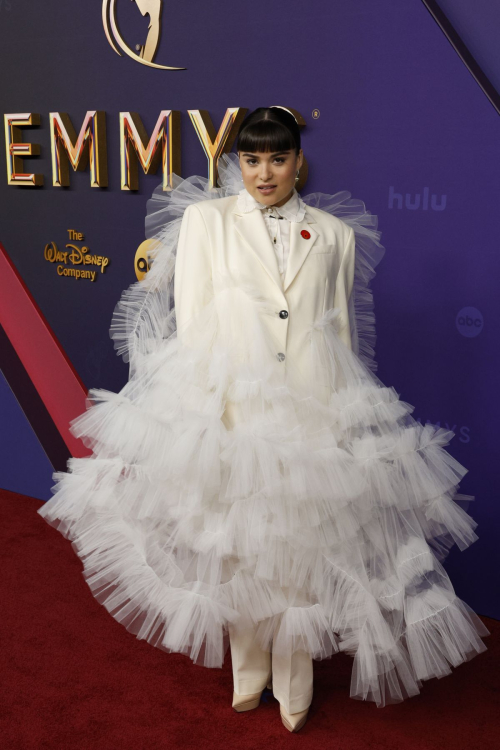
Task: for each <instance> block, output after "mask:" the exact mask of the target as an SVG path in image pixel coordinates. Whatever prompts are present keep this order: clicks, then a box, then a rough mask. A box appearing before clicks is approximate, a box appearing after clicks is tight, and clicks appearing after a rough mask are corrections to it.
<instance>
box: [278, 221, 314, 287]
mask: <svg viewBox="0 0 500 750" xmlns="http://www.w3.org/2000/svg"><path fill="white" fill-rule="evenodd" d="M314 224H315V222H314V221H313V219H312V217H311V216H310V214H309V213H308V211H307V209H306V214H305V216H304V218H303V219H302V221H291V222H290V254H289V256H288V263H287V264H286V271H285V280H284V283H283V291H286V290H287V289H288V287H289V286H290V284H291V283H292V281H293V280H294V278H295V277H296V275H297V274H298V272H299V271H300V268H301V266H302V264H303V262H304V261H305V259H306V258H307V256H308V254H309V252H310V250H311V248H312V247H313V246H314V243H315V242H316V240H317V239H318V237H319V232H318V231H317V230H316V229H315V228H314ZM304 229H307V231H308V232H309V234H310V237H309V238H308V239H306V238H305V237H302V235H301V232H302V231H303V230H304Z"/></svg>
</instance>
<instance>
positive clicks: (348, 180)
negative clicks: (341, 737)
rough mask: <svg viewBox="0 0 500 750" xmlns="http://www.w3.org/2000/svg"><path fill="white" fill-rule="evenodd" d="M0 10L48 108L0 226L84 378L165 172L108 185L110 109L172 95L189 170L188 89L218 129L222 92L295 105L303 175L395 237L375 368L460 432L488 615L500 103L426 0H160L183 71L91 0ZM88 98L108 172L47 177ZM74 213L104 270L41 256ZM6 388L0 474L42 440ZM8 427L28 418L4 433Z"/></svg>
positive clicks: (133, 18) (384, 274)
mask: <svg viewBox="0 0 500 750" xmlns="http://www.w3.org/2000/svg"><path fill="white" fill-rule="evenodd" d="M467 5H468V4H467V2H466V0H461V1H460V2H457V1H456V0H453V3H452V2H451V1H450V0H448V1H447V2H443V3H442V7H443V9H444V10H445V11H448V12H449V14H450V18H451V20H452V21H453V22H455V23H456V26H457V28H459V29H460V30H461V31H462V28H461V27H463V29H464V30H466V31H467V35H466V34H465V33H464V40H465V41H466V42H467V44H468V45H470V48H471V49H472V51H473V52H476V53H477V52H478V51H479V52H480V54H477V57H478V59H479V58H481V59H480V62H481V64H482V65H484V67H485V68H487V69H488V74H489V75H490V77H491V79H492V80H493V81H495V80H496V82H497V83H500V56H499V53H498V49H497V48H496V47H495V46H494V45H495V44H496V38H497V34H495V35H493V34H492V33H491V28H492V24H494V23H496V28H497V29H498V26H499V23H500V10H499V9H498V8H497V9H492V8H491V4H488V3H487V2H486V0H481V2H477V3H475V4H474V15H475V16H476V18H477V17H478V16H479V17H480V21H479V20H477V21H476V23H475V24H474V25H473V26H472V27H471V25H470V24H469V23H468V13H470V10H468V8H467ZM118 10H119V19H120V24H121V28H122V30H123V33H124V36H125V38H127V40H128V41H129V43H130V45H131V46H133V45H134V44H135V43H136V42H142V41H143V39H144V38H145V36H146V30H147V25H148V19H147V18H142V17H140V16H139V20H138V9H137V7H136V6H135V4H133V3H130V2H128V3H125V2H123V3H122V4H121V5H120V3H118ZM0 19H1V22H0V45H1V47H0V48H1V50H2V53H1V54H2V63H3V64H2V69H3V73H4V74H3V75H2V76H1V77H0V92H1V101H2V109H3V113H12V112H39V113H40V114H41V117H42V119H41V125H40V127H39V128H35V129H33V130H30V129H27V130H25V131H24V140H25V141H32V142H35V143H40V144H41V155H40V156H39V157H37V158H33V159H30V160H27V161H26V162H25V165H26V167H27V169H28V170H33V171H37V172H43V174H44V175H45V186H44V187H39V188H32V189H27V188H24V189H21V188H14V187H8V186H7V185H6V179H5V175H6V165H5V149H4V148H2V149H1V151H0V167H1V169H2V171H3V174H4V179H3V181H2V182H1V188H0V190H1V198H0V200H1V208H0V211H1V234H0V240H1V241H2V243H3V244H4V246H5V247H6V249H7V251H8V253H9V254H10V257H11V258H12V259H13V261H14V263H15V265H16V267H17V268H18V270H19V272H20V273H21V275H22V277H23V279H24V280H25V282H26V284H27V286H28V287H29V289H30V291H31V292H32V294H33V295H34V297H35V299H36V301H37V302H38V304H39V305H40V307H41V309H42V311H43V313H44V314H45V316H46V317H47V319H48V321H49V323H50V325H51V326H52V327H53V329H54V331H55V333H56V335H57V336H58V337H59V339H60V341H61V343H62V345H63V346H64V348H65V349H66V351H67V353H68V355H69V357H70V359H71V360H72V362H73V364H74V365H75V367H76V369H77V371H78V373H79V375H80V377H81V378H82V380H83V382H84V383H85V384H86V386H87V387H88V388H90V387H102V388H108V389H111V390H115V391H117V390H119V389H120V388H121V387H122V385H123V384H124V383H125V381H126V379H127V375H128V368H127V365H125V364H124V363H123V362H122V361H121V360H120V359H119V358H118V357H117V356H116V355H115V353H114V350H113V346H112V342H111V340H110V339H109V336H108V328H109V323H110V320H111V314H112V311H113V308H114V306H115V304H116V302H117V300H118V298H119V296H120V293H121V291H122V289H124V288H125V287H126V286H128V285H129V284H130V283H132V282H133V281H134V280H135V276H134V272H133V257H134V254H135V251H136V248H137V246H138V245H139V244H140V242H141V241H142V240H143V239H144V216H145V204H146V200H147V199H148V197H149V196H150V195H151V193H152V191H153V189H154V188H155V187H156V186H157V185H158V183H159V181H160V173H158V174H156V175H149V176H144V175H143V174H142V172H141V174H140V190H139V191H138V192H136V193H134V192H132V193H129V192H124V191H121V190H120V173H119V143H118V123H119V112H120V111H136V112H139V113H140V115H141V117H142V120H143V122H144V125H145V127H146V128H147V130H148V132H151V130H152V128H153V126H154V124H155V123H156V119H157V117H158V113H159V111H160V110H161V109H165V108H172V109H177V110H180V111H181V113H182V115H181V117H182V123H181V130H182V175H183V176H188V175H190V174H207V164H206V160H205V158H204V155H203V153H202V151H201V146H200V144H199V141H198V138H197V136H196V134H195V131H194V130H193V128H192V125H191V123H190V120H189V117H188V115H187V110H188V109H207V110H209V112H210V115H211V117H212V120H213V122H214V125H215V127H216V129H218V127H219V124H220V122H221V120H222V117H223V115H224V113H225V111H226V108H227V107H235V106H241V107H247V108H249V109H253V108H254V107H257V106H263V105H266V106H267V105H271V104H281V105H284V106H290V107H293V108H295V109H297V110H299V111H300V112H301V113H302V115H303V116H304V118H305V119H306V122H307V126H306V128H305V129H304V131H303V147H304V152H305V155H306V157H307V159H308V162H309V181H308V183H307V185H306V186H305V188H304V189H303V191H302V192H303V193H304V194H307V193H308V192H313V191H314V190H320V191H323V192H328V193H334V192H336V191H338V190H344V189H347V190H349V191H350V192H351V193H352V195H353V197H356V198H361V199H362V200H363V201H364V202H365V203H366V206H367V208H368V209H369V210H370V211H371V212H372V213H374V214H377V215H378V216H379V228H380V229H381V230H382V243H383V244H384V245H385V246H386V248H387V253H386V256H385V258H384V260H383V262H382V263H381V265H380V266H379V273H378V275H377V278H376V279H375V282H374V285H373V288H374V293H375V300H376V314H377V325H378V346H377V359H378V362H379V370H378V375H379V377H380V378H381V379H382V381H383V382H385V383H386V384H387V385H393V386H394V387H395V388H396V389H397V390H398V392H399V393H400V394H401V397H402V398H403V399H404V400H405V401H409V402H410V403H412V404H414V405H415V411H414V416H415V418H417V419H420V420H421V421H422V422H426V421H429V422H432V423H435V424H440V425H441V426H444V427H449V428H451V429H453V430H454V432H455V438H454V439H453V440H452V442H451V444H450V446H449V450H450V452H451V453H452V454H453V455H454V456H455V457H456V458H457V459H458V460H459V461H460V462H462V463H463V464H464V465H465V466H467V467H468V468H469V474H467V476H466V477H465V479H464V480H463V482H462V486H461V491H463V492H464V493H469V494H472V495H475V497H476V500H475V502H474V503H473V504H472V505H471V506H470V508H469V512H470V513H471V515H473V517H474V518H475V519H476V521H478V523H479V526H478V529H477V533H478V535H479V537H480V539H479V541H477V542H476V543H475V544H474V545H472V547H471V548H470V549H469V550H467V551H466V552H464V553H460V552H459V551H458V550H456V549H455V550H454V551H453V552H452V553H451V554H450V556H449V558H448V561H447V569H448V570H449V572H450V574H451V575H452V579H453V580H454V582H455V583H456V588H457V593H459V595H460V596H462V597H463V598H465V599H466V600H467V601H468V602H469V603H470V604H471V606H472V607H474V608H475V609H476V610H477V611H479V613H481V614H487V615H490V616H497V615H498V610H499V603H498V600H495V599H494V598H493V595H492V593H491V592H492V591H494V590H495V589H494V588H492V587H491V582H489V584H488V585H487V584H486V575H488V576H490V574H492V575H498V574H497V573H496V572H495V571H496V570H497V569H498V566H497V565H493V566H492V565H491V562H490V561H491V560H492V558H493V557H494V555H495V553H496V549H497V544H496V538H495V533H494V528H495V526H498V513H499V511H498V504H497V497H498V479H497V471H496V466H497V455H496V451H497V435H496V429H497V423H498V417H499V407H498V400H497V398H496V393H497V392H496V383H497V371H498V364H499V363H498V350H497V348H496V344H495V342H496V341H497V329H496V328H495V325H494V321H495V320H496V321H497V324H498V313H499V306H500V302H499V299H500V298H499V295H498V294H497V293H496V292H497V289H496V286H497V279H498V272H499V267H500V261H499V257H498V251H497V244H498V239H497V238H498V221H499V219H498V216H499V212H498V197H499V194H500V193H499V187H500V185H499V182H500V176H499V171H498V163H499V150H500V146H499V139H498V132H499V127H500V123H499V118H498V114H497V113H496V111H495V110H494V108H493V106H492V105H491V104H490V102H489V101H488V99H487V98H486V97H485V96H484V94H483V93H482V91H481V89H480V88H479V86H478V85H477V84H476V82H475V81H474V79H473V78H472V76H471V75H470V74H469V72H468V71H467V69H466V68H465V66H464V65H463V63H462V62H461V60H460V59H459V57H458V56H457V54H456V53H455V52H454V50H453V48H452V47H451V45H450V44H449V43H448V41H447V40H446V38H445V36H444V35H443V33H442V32H441V30H440V29H439V27H438V26H437V25H436V23H435V22H434V20H433V18H432V17H431V15H430V14H429V13H428V11H427V10H426V8H425V6H424V4H423V3H422V2H420V0H404V1H403V2H401V0H378V2H377V3H373V2H372V1H371V0H350V2H349V3H346V2H340V0H311V2H309V3H308V4H307V5H306V4H305V3H304V2H303V0H287V1H285V0H281V1H280V2H275V3H272V4H269V3H268V2H266V1H264V0H253V2H252V3H251V4H237V5H235V4H234V3H233V2H229V0H219V1H218V2H206V0H205V1H204V2H201V0H192V2H189V3H185V2H184V3H181V2H177V3H169V4H168V8H166V9H165V10H164V13H163V38H162V44H161V46H160V49H159V53H158V55H157V58H156V62H158V63H161V64H166V65H175V66H185V67H186V68H187V70H184V71H178V72H171V71H162V70H155V69H152V68H149V67H146V66H143V65H139V64H137V63H135V62H133V61H132V60H130V59H128V58H127V57H119V56H118V55H116V54H115V53H114V52H113V50H112V49H111V47H110V45H109V44H108V42H107V40H106V37H105V34H104V31H103V27H102V20H101V3H100V2H98V0H93V2H86V3H81V2H76V0H68V2H65V3H60V2H55V0H45V2H43V3H39V2H34V0H16V2H12V0H11V2H7V1H6V0H0ZM466 37H467V38H466ZM91 109H103V110H105V111H106V113H107V130H108V152H109V161H108V166H109V175H110V180H109V187H108V188H106V189H91V188H90V182H89V173H88V171H87V172H83V173H74V172H72V171H71V176H70V179H71V186H70V187H69V188H55V187H52V176H51V171H50V138H49V130H48V127H47V125H48V113H49V112H50V111H60V112H67V113H68V114H69V116H70V117H71V119H72V121H73V123H74V125H75V128H76V129H77V131H78V130H79V128H80V124H81V122H82V120H83V117H84V115H85V113H86V111H87V110H91ZM314 109H318V110H319V112H320V117H319V118H318V119H314V118H313V117H312V111H313V110H314ZM426 195H427V196H428V204H427V205H425V202H424V199H425V196H426ZM70 227H71V228H74V229H77V230H79V231H83V232H85V235H86V239H87V241H88V244H89V245H90V246H91V249H92V252H95V253H97V254H103V255H107V256H109V257H110V258H111V263H110V266H109V268H108V269H107V272H106V276H105V278H104V277H103V278H100V279H99V283H88V282H83V281H80V282H78V283H77V282H76V281H75V280H73V279H62V278H59V277H58V276H57V275H56V273H55V267H54V266H53V265H52V264H49V263H47V262H46V261H45V260H44V258H43V248H44V245H45V243H47V242H49V241H51V240H55V241H57V242H58V243H59V244H61V245H62V244H63V243H64V241H65V240H66V234H65V233H66V230H67V229H68V228H70ZM469 323H470V324H469ZM497 324H496V325H497ZM54 387H57V384H54ZM0 398H1V401H0V408H2V411H3V412H4V414H5V413H7V419H6V420H5V419H4V422H3V426H2V434H1V438H0V440H1V442H0V450H1V449H3V455H4V456H5V457H7V458H8V460H6V461H4V463H3V465H2V468H1V470H0V486H1V487H5V488H8V489H14V490H18V491H23V490H25V488H26V484H25V482H24V480H23V477H24V476H25V471H26V470H25V466H26V461H27V459H29V456H30V451H32V450H36V447H35V448H33V446H32V445H31V444H30V441H28V440H25V439H24V438H23V437H22V436H23V435H24V434H25V432H24V429H25V426H24V424H22V414H19V415H18V417H17V419H18V420H19V425H16V424H15V422H16V417H15V410H14V409H13V404H12V399H11V398H10V396H9V395H8V394H7V391H6V388H5V387H2V389H0ZM14 433H15V434H17V435H19V436H20V437H19V439H18V440H17V441H14V442H12V440H11V435H12V434H14ZM46 468H47V467H46ZM50 484H51V481H50V471H47V470H45V471H43V470H42V469H41V468H40V471H39V482H38V483H37V486H36V491H35V490H34V489H33V488H31V492H32V494H34V495H36V496H38V497H40V498H48V497H49V496H50ZM496 590H497V591H498V586H497V587H496Z"/></svg>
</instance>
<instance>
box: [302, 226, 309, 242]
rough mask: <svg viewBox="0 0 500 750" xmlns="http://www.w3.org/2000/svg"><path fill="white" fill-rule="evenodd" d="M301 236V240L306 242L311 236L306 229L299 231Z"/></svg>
mask: <svg viewBox="0 0 500 750" xmlns="http://www.w3.org/2000/svg"><path fill="white" fill-rule="evenodd" d="M301 235H302V237H303V238H304V239H305V240H308V239H310V237H311V235H310V234H309V232H308V231H307V229H303V230H302V231H301Z"/></svg>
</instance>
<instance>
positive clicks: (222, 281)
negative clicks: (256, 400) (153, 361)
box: [174, 195, 355, 382]
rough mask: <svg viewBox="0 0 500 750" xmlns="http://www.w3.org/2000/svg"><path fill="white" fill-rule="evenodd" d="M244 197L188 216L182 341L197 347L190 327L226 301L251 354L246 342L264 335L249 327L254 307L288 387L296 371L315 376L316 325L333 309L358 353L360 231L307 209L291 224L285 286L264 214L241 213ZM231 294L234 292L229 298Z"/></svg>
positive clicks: (229, 328)
mask: <svg viewBox="0 0 500 750" xmlns="http://www.w3.org/2000/svg"><path fill="white" fill-rule="evenodd" d="M237 199H238V196H235V195H232V196H229V197H225V198H216V199H213V200H202V201H199V202H197V203H194V204H191V205H189V206H188V207H187V208H186V210H185V213H184V216H183V219H182V223H181V228H180V233H179V240H178V246H177V256H176V262H175V276H174V304H175V315H176V323H177V336H178V339H179V340H180V341H181V342H184V343H186V344H188V345H194V344H195V341H194V339H193V338H192V335H191V334H190V333H189V328H190V326H189V324H190V323H191V322H192V321H194V320H196V317H197V316H199V318H200V320H203V316H204V314H205V313H204V310H205V311H206V309H207V308H206V306H207V305H208V304H209V303H210V301H211V299H213V298H214V297H215V298H217V296H218V295H220V299H221V300H223V299H225V300H226V302H227V304H226V305H225V306H224V305H223V304H221V305H219V306H218V314H219V316H221V317H223V318H224V319H225V323H223V325H224V326H225V329H224V330H225V331H226V332H228V335H229V336H232V340H233V344H234V346H239V347H240V348H242V351H243V349H244V348H245V346H246V345H247V344H248V342H245V341H244V339H245V338H247V339H248V338H252V339H255V337H256V335H258V334H256V332H255V329H253V330H250V329H249V328H248V318H249V317H251V310H252V309H253V310H254V311H255V312H256V314H257V318H258V320H259V324H260V325H261V326H262V332H263V335H264V338H265V340H266V341H267V342H268V346H267V349H266V351H268V352H269V354H270V355H271V356H272V357H273V358H274V357H275V358H276V359H275V362H276V361H277V362H279V363H280V365H279V368H281V372H282V373H283V382H285V373H286V372H287V371H290V370H296V371H297V372H300V373H301V374H302V377H304V378H306V379H307V377H308V376H311V377H312V376H313V372H312V371H311V369H310V368H309V367H308V365H309V364H310V363H309V361H308V358H309V352H310V332H311V327H312V326H313V325H314V324H315V323H317V322H318V321H319V320H320V319H321V318H322V317H323V315H324V314H325V312H326V311H327V310H329V309H331V308H333V307H335V308H338V309H339V311H340V315H339V318H338V324H336V330H337V331H338V333H339V336H340V338H341V340H342V341H343V342H344V344H345V345H346V346H347V347H349V348H351V337H350V330H349V318H348V306H347V305H348V299H349V295H350V293H351V289H352V285H353V279H354V264H355V235H354V231H353V229H352V227H350V226H349V225H348V224H346V223H345V222H344V221H342V220H341V219H339V218H338V217H336V216H333V215H331V214H329V213H327V212H326V211H323V210H321V209H318V208H314V207H311V206H307V208H306V213H305V216H304V218H303V219H302V221H301V222H291V225H290V254H289V258H288V264H287V268H286V274H285V279H284V281H283V282H282V279H281V276H280V273H279V268H278V261H277V258H276V253H275V251H274V248H273V245H272V242H271V239H270V237H269V233H268V231H267V228H266V225H265V221H264V218H263V216H262V213H261V211H260V210H259V209H255V210H254V211H250V212H246V213H242V212H239V211H238V208H237ZM228 290H232V292H233V293H232V294H229V296H228ZM238 291H239V292H240V294H238V293H237V292H238ZM252 303H253V304H252ZM230 344H231V342H230ZM246 351H247V355H246V356H248V357H250V356H251V355H250V353H249V352H251V351H253V352H254V353H255V352H256V349H253V350H252V349H251V347H250V345H249V344H248V346H247V347H246ZM261 351H262V349H261V350H259V352H261ZM259 356H260V353H259ZM249 364H250V365H251V364H252V363H251V362H249ZM264 364H265V363H264V362H262V365H264Z"/></svg>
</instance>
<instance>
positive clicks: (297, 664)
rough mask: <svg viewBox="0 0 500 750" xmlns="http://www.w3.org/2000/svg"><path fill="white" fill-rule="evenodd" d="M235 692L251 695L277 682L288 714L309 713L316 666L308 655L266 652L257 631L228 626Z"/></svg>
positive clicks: (276, 693)
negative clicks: (285, 655)
mask: <svg viewBox="0 0 500 750" xmlns="http://www.w3.org/2000/svg"><path fill="white" fill-rule="evenodd" d="M228 631H229V643H230V646H231V661H232V666H233V682H234V692H235V693H236V694H237V695H250V694H251V693H258V692H260V691H261V690H263V689H264V688H265V687H266V685H267V683H268V682H269V679H270V678H271V675H272V678H273V693H274V697H275V698H276V699H277V700H278V701H279V702H280V703H281V705H282V706H283V707H284V709H285V711H288V713H289V714H295V713H297V712H298V711H305V709H306V708H308V707H309V706H310V704H311V701H312V696H313V662H312V658H311V655H310V654H308V653H307V652H305V651H294V653H293V654H291V656H290V657H284V656H278V655H277V654H275V653H273V652H269V651H263V650H262V649H261V648H260V646H259V645H258V644H257V643H256V642H255V640H254V632H255V628H252V627H248V628H247V629H245V630H241V629H236V628H235V627H234V626H233V625H231V623H229V625H228Z"/></svg>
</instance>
